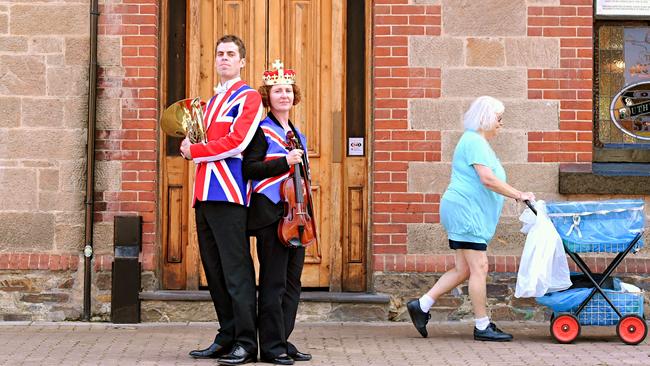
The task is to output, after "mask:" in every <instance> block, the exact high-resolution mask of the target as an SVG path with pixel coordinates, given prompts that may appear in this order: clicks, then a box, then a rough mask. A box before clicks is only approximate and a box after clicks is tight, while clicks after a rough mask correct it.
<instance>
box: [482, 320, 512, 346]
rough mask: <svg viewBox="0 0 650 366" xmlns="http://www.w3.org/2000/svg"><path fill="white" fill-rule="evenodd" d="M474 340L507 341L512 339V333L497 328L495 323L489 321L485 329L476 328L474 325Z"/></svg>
mask: <svg viewBox="0 0 650 366" xmlns="http://www.w3.org/2000/svg"><path fill="white" fill-rule="evenodd" d="M474 340H475V341H492V342H508V341H511V340H512V334H508V333H506V332H504V331H502V330H501V329H499V328H497V326H496V324H494V323H490V325H488V327H487V328H485V330H478V329H477V328H476V327H474Z"/></svg>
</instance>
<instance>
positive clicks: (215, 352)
mask: <svg viewBox="0 0 650 366" xmlns="http://www.w3.org/2000/svg"><path fill="white" fill-rule="evenodd" d="M229 352H230V347H229V346H228V347H225V346H222V345H220V344H219V343H212V344H211V345H210V346H209V347H208V348H205V349H195V350H193V351H190V356H192V357H194V358H219V357H221V356H224V355H227V354H228V353H229Z"/></svg>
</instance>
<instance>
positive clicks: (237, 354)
mask: <svg viewBox="0 0 650 366" xmlns="http://www.w3.org/2000/svg"><path fill="white" fill-rule="evenodd" d="M255 361H257V355H256V354H253V353H252V352H248V351H246V350H245V349H244V347H242V346H240V345H236V346H235V347H234V348H233V349H232V351H230V353H228V354H227V355H224V356H222V357H219V358H218V359H217V363H218V364H219V365H243V364H245V363H249V362H255Z"/></svg>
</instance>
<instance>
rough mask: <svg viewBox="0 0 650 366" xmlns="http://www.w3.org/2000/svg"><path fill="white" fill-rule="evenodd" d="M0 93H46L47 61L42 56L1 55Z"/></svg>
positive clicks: (30, 94) (31, 94) (32, 94)
mask: <svg viewBox="0 0 650 366" xmlns="http://www.w3.org/2000/svg"><path fill="white" fill-rule="evenodd" d="M0 75H1V76H0V95H28V96H36V95H44V93H45V88H44V87H43V85H45V77H44V76H45V63H44V62H43V58H42V57H40V56H26V55H20V56H14V55H0Z"/></svg>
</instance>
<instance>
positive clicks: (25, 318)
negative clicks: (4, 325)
mask: <svg viewBox="0 0 650 366" xmlns="http://www.w3.org/2000/svg"><path fill="white" fill-rule="evenodd" d="M2 320H4V321H6V322H30V321H32V314H2Z"/></svg>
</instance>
